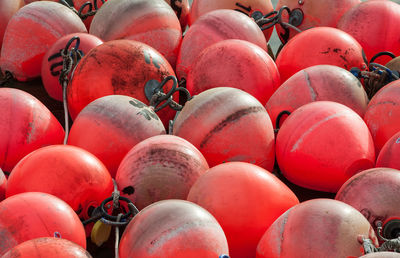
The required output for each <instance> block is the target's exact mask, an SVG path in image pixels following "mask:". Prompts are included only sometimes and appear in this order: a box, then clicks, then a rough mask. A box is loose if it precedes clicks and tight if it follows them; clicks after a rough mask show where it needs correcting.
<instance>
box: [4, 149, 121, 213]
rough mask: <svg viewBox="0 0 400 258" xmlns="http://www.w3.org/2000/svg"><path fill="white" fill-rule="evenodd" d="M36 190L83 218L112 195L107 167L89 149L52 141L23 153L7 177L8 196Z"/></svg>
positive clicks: (111, 184)
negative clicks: (22, 156) (50, 144)
mask: <svg viewBox="0 0 400 258" xmlns="http://www.w3.org/2000/svg"><path fill="white" fill-rule="evenodd" d="M35 191H36V192H44V193H48V194H52V195H54V196H57V197H58V198H60V199H62V200H63V201H65V202H66V203H68V205H69V206H71V208H72V209H73V210H74V211H75V212H76V213H77V214H78V215H79V217H80V218H83V219H85V220H86V219H88V218H90V217H91V215H92V214H91V213H92V211H93V209H94V208H96V207H98V206H100V204H101V202H102V201H103V200H104V199H106V198H108V197H110V196H111V193H112V191H113V182H112V179H111V176H110V174H109V173H108V171H107V168H106V167H105V166H104V165H103V164H102V163H101V162H100V161H99V160H98V159H97V158H96V157H95V156H93V155H92V154H91V153H89V152H87V151H85V150H83V149H80V148H78V147H74V146H68V145H52V146H48V147H45V148H41V149H38V150H36V151H34V152H32V153H30V154H28V155H27V156H25V157H24V158H23V159H22V160H21V161H20V162H19V163H18V164H17V165H16V166H15V168H14V169H13V170H12V172H11V175H10V177H9V178H8V182H7V189H6V197H7V198H10V197H11V196H13V195H16V194H19V193H24V192H35Z"/></svg>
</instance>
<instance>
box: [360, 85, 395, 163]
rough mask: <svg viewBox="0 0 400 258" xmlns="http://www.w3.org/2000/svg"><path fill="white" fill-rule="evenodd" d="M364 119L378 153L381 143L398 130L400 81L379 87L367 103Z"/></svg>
mask: <svg viewBox="0 0 400 258" xmlns="http://www.w3.org/2000/svg"><path fill="white" fill-rule="evenodd" d="M364 121H365V123H366V124H367V125H368V128H369V130H370V131H371V134H372V137H373V139H374V143H375V150H376V154H377V155H378V154H379V152H380V151H381V149H382V147H383V145H384V144H385V143H386V142H387V141H388V140H389V139H390V138H391V137H392V136H393V135H394V134H396V133H397V132H398V131H400V81H399V80H397V81H393V82H391V83H389V84H387V85H386V86H384V87H383V88H382V89H380V90H379V91H378V92H377V93H376V94H375V95H374V97H372V99H371V101H370V102H369V104H368V107H367V111H366V112H365V116H364Z"/></svg>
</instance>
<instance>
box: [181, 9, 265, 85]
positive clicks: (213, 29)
mask: <svg viewBox="0 0 400 258" xmlns="http://www.w3.org/2000/svg"><path fill="white" fill-rule="evenodd" d="M215 2H217V1H215ZM226 39H242V40H246V41H249V42H251V43H254V44H256V45H257V46H259V47H261V48H262V49H264V50H265V51H267V41H266V40H265V37H264V35H263V33H262V31H261V30H260V28H259V27H258V25H257V24H256V23H255V22H254V20H253V19H251V18H250V17H248V16H247V15H245V14H243V13H240V12H236V11H233V10H226V9H222V10H214V11H211V12H209V13H207V14H205V15H203V16H202V17H201V18H200V19H198V20H197V21H196V23H194V24H193V25H192V26H190V27H189V29H188V30H187V32H186V33H185V37H184V38H183V40H182V45H181V47H180V52H179V55H178V60H177V63H176V74H177V75H178V79H182V78H187V74H188V73H189V71H190V70H191V66H192V64H193V62H194V61H195V60H196V58H197V56H198V55H199V54H200V53H201V51H203V50H204V49H205V48H206V47H208V46H211V45H212V44H214V43H217V42H219V41H222V40H226Z"/></svg>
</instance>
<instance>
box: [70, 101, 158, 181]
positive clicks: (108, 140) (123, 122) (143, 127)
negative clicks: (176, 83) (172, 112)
mask: <svg viewBox="0 0 400 258" xmlns="http://www.w3.org/2000/svg"><path fill="white" fill-rule="evenodd" d="M159 134H165V128H164V126H163V124H162V122H161V120H160V118H158V116H157V115H156V114H155V113H154V111H153V110H152V109H150V108H149V107H147V106H146V105H145V104H143V103H142V102H141V101H139V100H137V99H134V98H131V97H128V96H122V95H110V96H105V97H102V98H99V99H97V100H95V101H93V102H91V103H90V104H89V105H87V106H86V107H85V108H84V109H83V110H82V112H80V113H79V115H78V116H77V118H76V119H75V121H74V123H73V125H72V127H71V131H70V133H69V136H68V144H70V145H74V146H78V147H80V148H83V149H85V150H87V151H89V152H90V153H92V154H94V155H95V156H96V157H97V158H99V159H100V160H101V161H102V162H103V164H104V165H105V166H106V167H107V169H108V171H109V172H110V174H111V176H112V177H115V175H116V173H117V170H118V166H119V164H120V163H121V161H122V159H123V158H124V156H125V155H126V154H127V153H128V152H129V151H130V149H132V147H133V146H135V145H136V144H138V143H139V142H141V141H143V140H145V139H147V138H149V137H151V136H155V135H159Z"/></svg>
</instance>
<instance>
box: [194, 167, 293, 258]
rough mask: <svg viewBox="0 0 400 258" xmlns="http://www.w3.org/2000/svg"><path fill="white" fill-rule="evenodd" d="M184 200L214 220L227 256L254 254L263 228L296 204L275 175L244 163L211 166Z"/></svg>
mask: <svg viewBox="0 0 400 258" xmlns="http://www.w3.org/2000/svg"><path fill="white" fill-rule="evenodd" d="M187 200H188V201H191V202H194V203H196V204H198V205H200V206H201V207H203V208H205V209H206V210H208V211H209V212H210V213H211V214H212V215H213V216H214V217H215V218H216V219H217V221H218V222H219V223H220V225H221V227H222V229H223V230H224V232H225V234H226V238H227V239H228V245H229V254H230V255H231V257H254V254H255V250H256V247H257V244H258V242H259V240H260V238H261V236H262V235H263V234H264V232H265V230H267V229H268V227H269V226H270V225H271V224H272V223H273V222H274V221H275V219H277V218H278V217H279V216H280V215H281V214H283V213H284V212H285V211H286V210H288V209H289V208H291V207H292V206H294V205H296V204H298V203H299V200H298V199H297V197H296V195H295V194H294V193H293V192H292V191H291V190H290V189H289V188H288V187H287V186H286V185H285V184H284V183H282V182H281V181H280V180H279V179H278V178H277V177H276V176H274V175H273V174H272V173H270V172H269V171H266V170H264V169H262V168H260V167H258V166H255V165H253V164H249V163H245V162H227V163H224V164H221V165H217V166H215V167H212V168H211V169H210V170H209V171H207V173H205V174H204V175H202V176H201V177H200V178H199V179H198V180H197V181H196V183H195V184H194V185H193V187H192V188H191V189H190V192H189V195H188V197H187ZM250 200H251V201H250Z"/></svg>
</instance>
